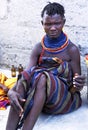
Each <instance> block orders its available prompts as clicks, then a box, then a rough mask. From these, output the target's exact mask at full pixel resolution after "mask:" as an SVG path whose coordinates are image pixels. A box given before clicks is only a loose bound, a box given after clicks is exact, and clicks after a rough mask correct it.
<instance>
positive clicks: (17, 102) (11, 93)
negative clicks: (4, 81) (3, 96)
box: [7, 89, 25, 116]
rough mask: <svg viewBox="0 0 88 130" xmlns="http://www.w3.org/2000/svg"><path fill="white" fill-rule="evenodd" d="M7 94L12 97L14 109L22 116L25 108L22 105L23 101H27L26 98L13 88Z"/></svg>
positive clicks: (11, 101)
mask: <svg viewBox="0 0 88 130" xmlns="http://www.w3.org/2000/svg"><path fill="white" fill-rule="evenodd" d="M7 96H8V97H9V99H10V103H11V106H13V107H14V109H15V110H16V111H17V113H18V114H19V116H21V115H22V113H23V108H22V106H21V103H23V102H25V99H23V98H22V97H21V95H20V94H19V93H18V92H16V91H15V90H12V89H10V90H9V91H8V93H7Z"/></svg>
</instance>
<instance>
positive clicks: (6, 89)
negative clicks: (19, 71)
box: [0, 84, 9, 94]
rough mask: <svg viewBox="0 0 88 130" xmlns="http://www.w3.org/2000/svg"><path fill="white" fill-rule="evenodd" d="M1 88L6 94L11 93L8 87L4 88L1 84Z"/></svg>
mask: <svg viewBox="0 0 88 130" xmlns="http://www.w3.org/2000/svg"><path fill="white" fill-rule="evenodd" d="M0 88H2V89H3V90H4V92H5V93H6V94H7V93H8V91H9V89H8V88H7V87H6V86H4V85H3V84H0Z"/></svg>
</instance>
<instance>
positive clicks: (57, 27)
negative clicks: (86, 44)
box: [42, 13, 65, 38]
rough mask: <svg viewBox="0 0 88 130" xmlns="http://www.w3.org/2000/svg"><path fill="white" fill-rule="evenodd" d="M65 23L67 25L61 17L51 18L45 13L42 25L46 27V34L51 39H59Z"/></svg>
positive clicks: (53, 16)
mask: <svg viewBox="0 0 88 130" xmlns="http://www.w3.org/2000/svg"><path fill="white" fill-rule="evenodd" d="M64 23H65V20H64V19H63V17H62V16H61V15H59V14H55V15H52V16H50V15H48V14H46V13H44V16H43V20H42V25H43V27H44V30H45V32H46V34H47V35H48V36H49V37H50V38H57V37H58V36H59V35H60V33H61V31H62V28H63V26H64Z"/></svg>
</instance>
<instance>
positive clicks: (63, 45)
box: [41, 33, 68, 52]
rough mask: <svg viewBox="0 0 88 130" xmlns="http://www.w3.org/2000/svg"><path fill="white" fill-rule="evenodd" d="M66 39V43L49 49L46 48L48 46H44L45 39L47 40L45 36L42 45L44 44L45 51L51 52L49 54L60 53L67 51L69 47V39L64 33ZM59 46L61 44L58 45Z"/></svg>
mask: <svg viewBox="0 0 88 130" xmlns="http://www.w3.org/2000/svg"><path fill="white" fill-rule="evenodd" d="M64 35H65V37H66V41H65V42H64V43H63V44H62V45H61V46H59V47H56V48H49V47H46V45H45V44H44V39H45V36H44V37H43V38H42V41H41V44H42V47H43V49H44V50H46V51H49V52H60V51H62V50H63V49H65V48H66V47H67V46H68V37H67V35H66V34H65V33H64ZM58 44H59V43H58Z"/></svg>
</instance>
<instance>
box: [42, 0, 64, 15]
mask: <svg viewBox="0 0 88 130" xmlns="http://www.w3.org/2000/svg"><path fill="white" fill-rule="evenodd" d="M45 12H46V14H48V15H50V16H52V15H54V14H60V15H61V16H62V17H64V13H65V10H64V7H63V6H62V5H61V4H59V3H56V2H53V3H51V2H49V3H48V4H47V5H46V6H45V7H44V8H43V10H42V12H41V17H43V16H44V13H45Z"/></svg>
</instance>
